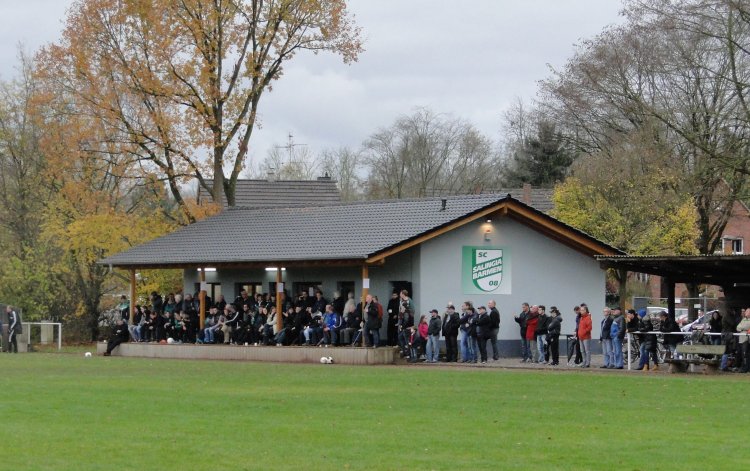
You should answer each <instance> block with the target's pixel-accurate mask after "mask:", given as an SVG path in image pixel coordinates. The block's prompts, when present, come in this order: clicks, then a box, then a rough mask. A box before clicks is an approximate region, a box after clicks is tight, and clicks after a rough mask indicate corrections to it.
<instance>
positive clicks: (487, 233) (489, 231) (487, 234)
mask: <svg viewBox="0 0 750 471" xmlns="http://www.w3.org/2000/svg"><path fill="white" fill-rule="evenodd" d="M490 234H492V228H490V227H488V228H487V229H485V230H484V240H486V241H489V240H490Z"/></svg>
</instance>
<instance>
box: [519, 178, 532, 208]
mask: <svg viewBox="0 0 750 471" xmlns="http://www.w3.org/2000/svg"><path fill="white" fill-rule="evenodd" d="M522 195H523V196H522V197H521V201H523V203H524V204H528V205H529V206H531V185H530V184H529V183H524V184H523V193H522Z"/></svg>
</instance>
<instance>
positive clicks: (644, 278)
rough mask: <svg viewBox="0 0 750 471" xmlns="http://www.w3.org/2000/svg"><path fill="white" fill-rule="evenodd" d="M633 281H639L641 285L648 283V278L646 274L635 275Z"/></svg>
mask: <svg viewBox="0 0 750 471" xmlns="http://www.w3.org/2000/svg"><path fill="white" fill-rule="evenodd" d="M635 279H636V280H638V281H640V282H641V283H648V280H649V279H650V277H649V274H648V273H636V274H635Z"/></svg>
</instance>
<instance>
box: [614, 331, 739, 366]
mask: <svg viewBox="0 0 750 471" xmlns="http://www.w3.org/2000/svg"><path fill="white" fill-rule="evenodd" d="M695 332H696V331H691V332H659V331H654V332H626V333H625V335H626V337H627V339H628V370H630V369H631V363H632V360H631V356H630V353H631V350H632V348H631V340H630V339H631V337H632V336H633V335H649V334H653V335H682V336H683V337H690V336H692V335H693V334H694V333H695ZM702 334H703V335H708V336H714V337H716V336H722V335H725V334H723V333H721V332H702ZM732 335H734V336H736V337H740V336H742V335H750V334H748V333H747V332H739V333H734V332H732Z"/></svg>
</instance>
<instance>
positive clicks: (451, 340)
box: [443, 303, 461, 363]
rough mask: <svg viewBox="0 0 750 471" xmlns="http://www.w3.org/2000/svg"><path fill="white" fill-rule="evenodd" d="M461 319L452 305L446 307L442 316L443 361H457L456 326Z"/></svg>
mask: <svg viewBox="0 0 750 471" xmlns="http://www.w3.org/2000/svg"><path fill="white" fill-rule="evenodd" d="M460 323H461V318H460V316H459V315H458V313H457V312H456V308H455V307H454V306H453V304H452V303H448V306H446V311H445V314H443V337H445V361H446V362H454V363H455V362H457V361H458V326H459V324H460Z"/></svg>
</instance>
